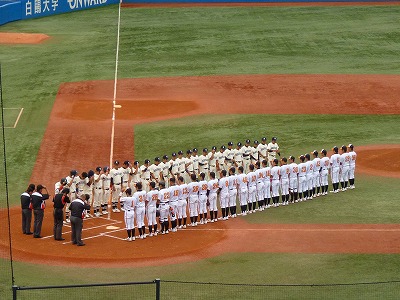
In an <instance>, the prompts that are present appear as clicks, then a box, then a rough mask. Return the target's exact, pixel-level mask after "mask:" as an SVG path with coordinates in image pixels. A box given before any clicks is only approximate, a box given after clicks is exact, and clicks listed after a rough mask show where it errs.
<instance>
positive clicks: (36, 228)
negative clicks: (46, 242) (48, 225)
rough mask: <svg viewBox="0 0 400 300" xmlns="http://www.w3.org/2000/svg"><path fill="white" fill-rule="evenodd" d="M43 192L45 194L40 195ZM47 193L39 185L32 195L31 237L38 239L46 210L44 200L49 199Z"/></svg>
mask: <svg viewBox="0 0 400 300" xmlns="http://www.w3.org/2000/svg"><path fill="white" fill-rule="evenodd" d="M43 190H45V191H46V193H44V194H43V193H42V191H43ZM49 197H50V196H49V192H48V191H47V188H46V187H45V186H43V185H41V184H39V185H38V186H37V187H36V192H34V193H32V196H31V199H32V207H33V217H34V220H33V237H34V238H37V239H40V238H41V237H42V236H41V235H40V233H41V231H42V223H43V217H44V209H45V208H46V202H45V201H46V200H47V199H49Z"/></svg>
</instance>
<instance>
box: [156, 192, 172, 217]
mask: <svg viewBox="0 0 400 300" xmlns="http://www.w3.org/2000/svg"><path fill="white" fill-rule="evenodd" d="M170 197H171V192H170V190H169V188H163V189H162V190H160V191H159V192H158V200H159V201H160V223H163V222H168V216H169V199H170Z"/></svg>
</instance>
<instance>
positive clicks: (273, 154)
mask: <svg viewBox="0 0 400 300" xmlns="http://www.w3.org/2000/svg"><path fill="white" fill-rule="evenodd" d="M271 150H272V151H271ZM278 150H279V145H278V143H272V142H271V143H269V144H268V146H267V151H268V162H269V166H270V167H271V168H272V166H273V163H272V162H273V161H274V159H275V158H276V151H278ZM270 151H271V152H270Z"/></svg>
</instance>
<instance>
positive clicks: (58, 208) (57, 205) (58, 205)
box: [53, 194, 70, 241]
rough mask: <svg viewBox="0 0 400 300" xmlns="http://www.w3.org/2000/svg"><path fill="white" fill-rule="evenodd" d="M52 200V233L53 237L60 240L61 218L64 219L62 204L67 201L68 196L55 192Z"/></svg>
mask: <svg viewBox="0 0 400 300" xmlns="http://www.w3.org/2000/svg"><path fill="white" fill-rule="evenodd" d="M53 202H54V210H53V216H54V229H53V234H54V239H55V240H58V241H60V240H62V226H63V220H64V210H63V209H64V206H65V204H66V203H69V202H70V200H69V197H68V196H66V195H64V194H57V195H55V196H54V199H53Z"/></svg>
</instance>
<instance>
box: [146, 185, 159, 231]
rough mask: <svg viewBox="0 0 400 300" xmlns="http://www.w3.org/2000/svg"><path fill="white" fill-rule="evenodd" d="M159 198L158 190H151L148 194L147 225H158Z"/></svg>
mask: <svg viewBox="0 0 400 300" xmlns="http://www.w3.org/2000/svg"><path fill="white" fill-rule="evenodd" d="M157 200H158V191H157V190H151V191H149V192H148V193H147V194H146V203H147V205H146V209H147V225H148V226H152V225H157V220H156V213H157Z"/></svg>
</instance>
